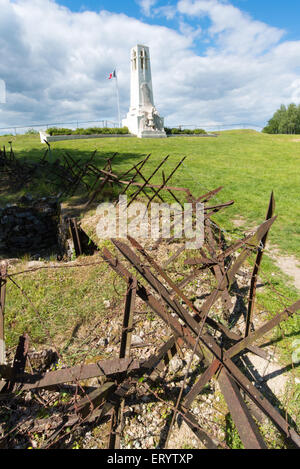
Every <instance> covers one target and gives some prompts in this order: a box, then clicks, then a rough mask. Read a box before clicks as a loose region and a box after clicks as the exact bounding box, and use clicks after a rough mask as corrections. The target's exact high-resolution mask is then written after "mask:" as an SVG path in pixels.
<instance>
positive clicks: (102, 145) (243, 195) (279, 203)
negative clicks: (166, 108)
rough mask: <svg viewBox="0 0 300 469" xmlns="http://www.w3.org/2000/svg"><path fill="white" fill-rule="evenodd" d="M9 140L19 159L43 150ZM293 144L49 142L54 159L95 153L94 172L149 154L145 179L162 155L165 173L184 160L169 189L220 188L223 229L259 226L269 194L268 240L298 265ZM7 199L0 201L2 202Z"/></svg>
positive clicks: (243, 137)
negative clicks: (272, 218) (272, 207)
mask: <svg viewBox="0 0 300 469" xmlns="http://www.w3.org/2000/svg"><path fill="white" fill-rule="evenodd" d="M9 140H12V142H13V148H14V150H15V152H16V154H17V157H18V158H29V159H36V158H38V157H40V156H41V154H42V153H43V152H44V150H45V145H42V144H41V143H40V141H39V137H38V136H30V135H28V136H17V137H0V146H1V147H2V146H3V145H7V147H8V141H9ZM295 140H296V139H295V136H290V135H267V134H261V133H258V132H255V131H252V130H240V131H226V132H220V133H219V136H218V137H217V138H213V137H212V138H207V137H205V138H201V137H200V138H198V137H175V138H168V139H158V140H155V139H133V138H130V139H129V138H107V139H89V140H73V141H62V142H55V143H52V144H51V148H52V157H53V159H56V158H59V156H60V155H61V153H62V152H63V151H64V150H66V151H68V152H70V154H71V155H72V156H73V157H75V158H81V159H83V160H84V159H88V157H89V155H90V154H91V152H92V151H94V150H95V149H97V157H96V160H95V163H96V165H97V166H98V167H101V166H103V163H104V160H105V158H106V157H107V156H109V155H111V154H113V153H115V152H118V154H119V155H118V157H117V158H115V160H114V165H113V168H114V169H115V170H116V171H123V170H126V168H128V167H129V166H130V165H131V164H133V163H134V162H137V161H139V160H140V159H142V157H143V156H144V155H147V154H149V153H151V155H152V157H151V159H150V161H149V164H148V166H147V171H148V172H149V174H150V172H151V169H152V168H154V167H155V166H156V165H157V163H158V162H159V161H160V160H161V158H162V157H164V156H166V155H170V159H169V160H168V164H167V166H166V168H167V171H166V173H168V170H169V171H171V169H172V168H173V167H174V166H175V164H176V163H177V162H178V161H179V160H180V159H181V158H182V157H183V156H186V157H187V158H186V160H185V162H184V166H182V167H181V168H180V170H179V171H178V172H177V173H176V174H175V176H174V177H173V178H172V184H173V185H178V186H184V187H189V188H190V189H191V191H192V192H193V193H194V194H195V195H200V194H202V193H204V192H205V191H206V190H207V189H209V190H211V189H214V188H216V187H218V186H223V187H224V189H223V190H222V191H221V192H220V193H219V194H218V197H217V199H215V200H217V201H226V200H231V199H234V201H235V204H234V205H233V206H232V207H230V208H228V209H226V210H225V211H223V212H222V215H221V214H220V215H219V216H218V217H217V218H216V220H217V221H219V222H220V223H222V226H223V227H224V228H225V229H232V228H233V224H232V220H233V219H234V218H240V217H243V218H244V219H245V225H244V227H245V228H246V229H247V228H249V227H252V226H253V225H255V224H258V223H260V222H262V221H263V220H264V217H265V213H266V210H267V205H268V201H269V197H270V193H271V191H272V190H274V193H275V199H276V214H277V215H278V220H277V221H276V222H275V224H274V226H273V228H272V232H271V235H270V241H271V242H272V244H274V245H277V246H278V247H279V248H280V250H281V251H282V252H284V253H288V254H294V255H295V256H296V257H297V258H298V259H299V260H300V222H299V220H300V203H299V189H300V142H297V141H295ZM153 181H154V182H155V181H158V179H157V178H154V179H153ZM40 189H41V188H37V190H40ZM44 189H45V190H46V189H47V188H44ZM14 197H16V194H11V195H10V199H9V200H10V201H11V199H12V198H14ZM6 200H7V198H5V197H2V202H5V201H6ZM244 227H243V228H244Z"/></svg>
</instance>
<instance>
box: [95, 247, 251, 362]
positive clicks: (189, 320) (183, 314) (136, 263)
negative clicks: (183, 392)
mask: <svg viewBox="0 0 300 469" xmlns="http://www.w3.org/2000/svg"><path fill="white" fill-rule="evenodd" d="M112 242H113V244H114V245H115V246H116V247H117V248H118V250H119V251H120V252H121V253H122V254H123V256H124V257H126V259H127V260H128V261H129V262H130V263H131V264H132V265H133V267H134V268H135V269H136V270H137V271H138V272H139V274H140V275H142V276H143V277H144V279H145V280H146V281H147V282H148V283H149V285H150V286H151V287H152V288H153V289H154V291H156V292H157V293H158V294H159V295H160V296H161V298H162V299H163V300H164V301H165V303H166V304H167V305H168V306H170V307H171V309H173V310H174V311H175V312H176V313H177V314H178V315H179V317H180V318H181V319H182V320H183V321H184V322H185V323H186V324H188V325H189V326H190V327H191V329H192V330H193V331H194V332H195V331H196V330H197V331H198V332H199V330H198V328H199V324H198V322H199V321H200V320H202V323H204V318H205V320H206V322H207V324H208V325H209V326H211V327H213V328H214V329H215V330H218V331H220V332H222V333H223V334H225V336H226V337H228V339H230V340H231V341H235V342H236V341H238V340H241V336H239V335H237V334H235V333H234V332H232V331H230V329H228V328H227V327H226V326H224V325H223V324H221V323H218V322H217V321H215V320H214V319H212V318H210V317H208V316H207V313H208V311H209V308H210V306H209V305H206V306H205V310H204V312H203V314H202V315H201V314H199V312H198V309H197V310H196V311H197V312H198V313H197V314H194V315H193V316H192V315H190V313H189V312H188V311H187V310H186V309H185V308H184V307H183V305H181V304H180V303H179V301H177V300H174V299H173V298H172V297H171V295H170V293H169V292H168V290H167V289H166V287H165V286H164V285H163V284H162V283H161V282H160V281H159V280H158V279H157V278H156V277H154V275H153V274H152V272H151V271H150V270H149V269H148V268H147V267H146V266H145V265H143V264H142V262H141V261H140V259H139V257H138V256H137V255H136V254H135V253H134V252H133V251H132V250H131V249H130V248H129V247H128V246H127V245H126V244H124V243H122V242H120V241H118V240H115V239H112ZM105 253H106V254H107V250H105ZM102 257H103V256H102ZM177 292H178V293H179V292H180V290H178V289H177ZM219 293H220V291H219V290H217V289H215V290H214V291H213V293H212V295H211V297H210V304H211V306H212V304H213V301H214V299H215V298H217V297H218V295H219ZM179 294H180V296H181V298H186V296H185V295H183V293H182V292H181V293H179ZM184 301H185V300H184ZM200 327H202V325H201V326H200ZM198 332H197V333H198ZM250 349H251V351H252V352H253V353H255V354H257V350H256V348H255V347H252V346H251V348H250Z"/></svg>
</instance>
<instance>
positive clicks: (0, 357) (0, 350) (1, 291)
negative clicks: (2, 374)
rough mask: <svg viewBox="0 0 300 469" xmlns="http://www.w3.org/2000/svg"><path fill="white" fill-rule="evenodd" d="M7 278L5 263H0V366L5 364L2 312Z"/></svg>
mask: <svg viewBox="0 0 300 469" xmlns="http://www.w3.org/2000/svg"><path fill="white" fill-rule="evenodd" d="M6 276H7V262H6V261H2V262H1V263H0V365H3V364H5V363H6V354H5V335H4V310H5V298H6V282H7V279H6Z"/></svg>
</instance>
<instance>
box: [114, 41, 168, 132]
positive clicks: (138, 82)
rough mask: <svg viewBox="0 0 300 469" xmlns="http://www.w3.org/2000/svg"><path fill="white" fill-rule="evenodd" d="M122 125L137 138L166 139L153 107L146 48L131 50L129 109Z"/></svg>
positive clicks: (161, 120) (162, 123)
mask: <svg viewBox="0 0 300 469" xmlns="http://www.w3.org/2000/svg"><path fill="white" fill-rule="evenodd" d="M122 124H123V126H127V127H128V129H129V132H130V133H132V134H134V135H137V136H138V137H139V138H144V137H158V138H159V137H166V133H165V131H164V120H163V118H162V117H160V116H159V114H158V112H157V110H156V108H155V106H154V101H153V90H152V77H151V67H150V55H149V47H147V46H142V45H137V46H135V47H133V48H132V49H131V85H130V109H129V112H128V114H127V117H126V119H124V120H123V121H122Z"/></svg>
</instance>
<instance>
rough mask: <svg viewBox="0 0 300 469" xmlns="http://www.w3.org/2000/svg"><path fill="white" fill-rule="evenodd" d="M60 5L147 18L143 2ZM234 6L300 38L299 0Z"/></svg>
mask: <svg viewBox="0 0 300 469" xmlns="http://www.w3.org/2000/svg"><path fill="white" fill-rule="evenodd" d="M57 3H59V4H61V5H64V6H66V7H67V8H69V9H70V10H72V11H83V10H91V11H100V10H108V11H114V12H116V13H124V14H126V15H128V16H133V17H135V18H145V17H147V16H146V15H143V13H142V11H141V7H140V3H139V2H138V0H137V1H135V0H131V1H122V0H113V1H110V0H85V1H81V0H59V1H58V2H57ZM176 3H177V1H175V0H169V1H167V2H164V1H157V2H156V4H155V5H156V6H161V5H176ZM230 3H231V4H232V5H234V6H236V7H238V8H240V9H241V10H243V11H245V12H246V13H249V14H250V15H251V16H252V17H253V18H254V19H256V20H259V21H263V22H265V23H268V24H270V25H272V26H276V27H278V28H282V29H285V30H286V33H287V38H288V39H289V40H295V39H299V38H300V30H299V18H300V2H298V1H297V0H285V1H284V2H283V1H282V0H233V1H231V2H230ZM147 21H148V22H149V23H156V24H157V23H158V24H163V25H165V26H168V27H169V26H170V25H173V26H175V25H176V21H170V20H166V19H165V18H163V17H155V18H151V17H147Z"/></svg>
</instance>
